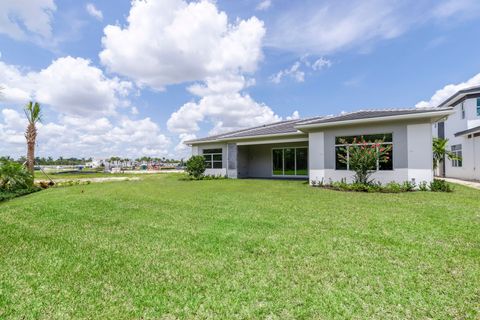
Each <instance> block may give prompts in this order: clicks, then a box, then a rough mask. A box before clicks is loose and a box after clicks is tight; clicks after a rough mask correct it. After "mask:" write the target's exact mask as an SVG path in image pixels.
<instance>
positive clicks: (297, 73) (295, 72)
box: [270, 56, 332, 84]
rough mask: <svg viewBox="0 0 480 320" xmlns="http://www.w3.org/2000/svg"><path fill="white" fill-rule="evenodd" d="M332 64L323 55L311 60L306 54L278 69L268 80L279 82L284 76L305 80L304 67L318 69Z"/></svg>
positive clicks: (300, 80) (299, 80) (297, 80)
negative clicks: (284, 67)
mask: <svg viewBox="0 0 480 320" xmlns="http://www.w3.org/2000/svg"><path fill="white" fill-rule="evenodd" d="M331 65H332V62H331V61H330V60H328V59H326V58H324V57H321V58H319V59H317V60H315V61H313V62H311V61H310V60H309V59H308V56H303V57H302V58H300V60H298V61H295V62H294V64H293V65H292V66H291V67H289V68H286V69H283V70H280V71H278V72H277V73H275V74H273V75H271V76H270V81H271V82H273V83H276V84H278V83H280V82H282V80H283V79H284V78H285V77H290V78H292V79H293V80H295V81H296V82H304V81H305V72H306V71H305V69H311V70H313V71H319V70H322V69H324V68H328V67H330V66H331Z"/></svg>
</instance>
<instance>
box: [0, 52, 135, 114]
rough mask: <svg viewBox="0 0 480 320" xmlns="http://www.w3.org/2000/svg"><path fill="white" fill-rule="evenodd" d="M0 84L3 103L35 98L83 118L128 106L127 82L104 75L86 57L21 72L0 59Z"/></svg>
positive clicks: (64, 60) (20, 101) (24, 101)
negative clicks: (34, 70) (38, 69)
mask: <svg viewBox="0 0 480 320" xmlns="http://www.w3.org/2000/svg"><path fill="white" fill-rule="evenodd" d="M0 86H2V87H4V88H5V89H4V92H3V93H4V97H3V99H4V100H5V101H7V102H12V103H22V104H24V103H26V102H27V101H28V100H30V99H35V100H37V101H38V102H40V103H44V104H48V105H50V106H51V107H52V108H53V109H54V110H56V111H58V112H60V113H64V114H70V115H82V116H86V117H94V116H98V115H102V114H103V115H105V114H113V113H115V110H116V108H117V107H118V106H124V105H128V101H127V100H126V99H125V98H126V96H127V95H128V93H129V91H130V89H131V88H132V84H131V83H130V82H126V81H120V80H119V79H118V78H107V77H106V76H105V75H104V73H103V71H102V70H100V69H99V68H97V67H95V66H92V65H91V62H90V61H89V60H86V59H83V58H73V57H70V56H68V57H64V58H59V59H57V60H55V61H53V62H52V64H50V65H49V66H48V67H47V68H45V69H43V70H41V71H39V72H33V71H30V72H24V71H22V70H20V69H19V68H18V67H15V66H11V65H7V64H5V63H3V62H1V61H0Z"/></svg>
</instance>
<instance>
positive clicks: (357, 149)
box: [338, 137, 392, 184]
mask: <svg viewBox="0 0 480 320" xmlns="http://www.w3.org/2000/svg"><path fill="white" fill-rule="evenodd" d="M383 142H384V141H383V140H376V141H375V142H372V143H371V142H367V141H365V139H364V138H363V137H361V138H360V139H359V140H358V141H357V138H354V140H353V144H352V145H349V146H346V147H342V148H341V151H342V152H341V153H339V154H338V157H339V161H340V162H341V163H344V164H346V165H348V166H349V169H350V170H352V171H355V183H361V184H369V183H371V181H370V180H369V179H370V176H371V175H372V174H373V173H374V172H375V171H376V170H377V162H378V163H379V164H380V163H387V162H388V161H389V159H390V151H391V150H392V146H391V145H389V144H382V143H383ZM341 143H342V144H348V143H347V142H346V141H341ZM347 148H348V149H347ZM347 150H348V153H347ZM347 154H348V156H347Z"/></svg>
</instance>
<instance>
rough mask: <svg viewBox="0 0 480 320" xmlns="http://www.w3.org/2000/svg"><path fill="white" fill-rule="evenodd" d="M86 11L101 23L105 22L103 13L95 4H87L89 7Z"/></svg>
mask: <svg viewBox="0 0 480 320" xmlns="http://www.w3.org/2000/svg"><path fill="white" fill-rule="evenodd" d="M85 9H86V10H87V13H88V14H89V15H90V16H92V17H94V18H95V19H97V20H100V21H102V20H103V12H102V11H101V10H99V9H97V8H96V7H95V5H94V4H93V3H87V5H86V6H85Z"/></svg>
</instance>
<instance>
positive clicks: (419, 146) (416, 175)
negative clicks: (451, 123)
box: [394, 123, 433, 184]
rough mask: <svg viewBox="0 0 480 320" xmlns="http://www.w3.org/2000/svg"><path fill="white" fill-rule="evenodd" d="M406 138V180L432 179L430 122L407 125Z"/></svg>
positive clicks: (420, 180)
mask: <svg viewBox="0 0 480 320" xmlns="http://www.w3.org/2000/svg"><path fill="white" fill-rule="evenodd" d="M407 139H408V143H407V145H408V180H410V181H412V180H414V181H415V183H417V184H418V183H420V182H422V181H425V182H430V181H432V180H433V160H432V158H433V152H432V125H431V124H430V123H422V124H411V125H408V126H407ZM394 152H395V151H394Z"/></svg>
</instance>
